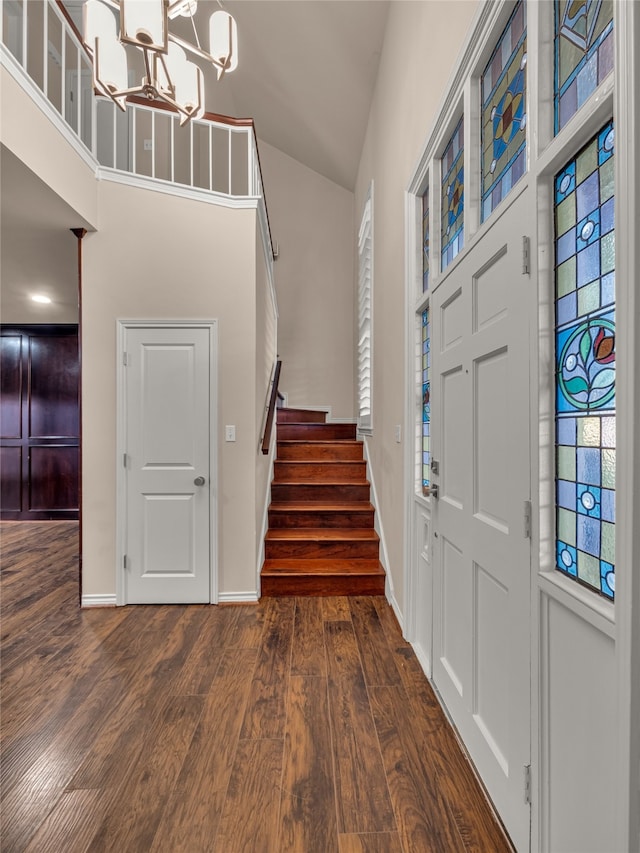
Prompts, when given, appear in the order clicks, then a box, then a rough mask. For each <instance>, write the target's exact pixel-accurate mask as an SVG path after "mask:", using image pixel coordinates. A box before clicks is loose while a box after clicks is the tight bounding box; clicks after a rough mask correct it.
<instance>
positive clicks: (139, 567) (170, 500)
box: [125, 327, 211, 603]
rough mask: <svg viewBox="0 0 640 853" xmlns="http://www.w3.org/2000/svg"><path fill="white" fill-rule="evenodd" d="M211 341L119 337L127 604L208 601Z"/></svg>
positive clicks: (166, 333)
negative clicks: (123, 355) (123, 361)
mask: <svg viewBox="0 0 640 853" xmlns="http://www.w3.org/2000/svg"><path fill="white" fill-rule="evenodd" d="M210 336H211V332H210V329H209V328H198V327H194V328H189V327H186V328H129V329H128V330H127V332H126V351H127V367H126V369H125V406H126V415H125V420H126V439H125V443H126V454H127V488H126V492H127V525H126V527H127V534H126V545H125V551H126V571H125V588H126V601H127V603H195V602H201V603H202V602H208V601H210V494H211V486H210V459H209V447H210V391H211V377H210V364H211V349H210V347H211V340H210ZM196 480H198V482H201V484H200V485H199V484H197V483H196Z"/></svg>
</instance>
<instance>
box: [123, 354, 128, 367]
mask: <svg viewBox="0 0 640 853" xmlns="http://www.w3.org/2000/svg"><path fill="white" fill-rule="evenodd" d="M122 363H123V364H124V366H125V367H128V366H129V353H127V352H123V353H122Z"/></svg>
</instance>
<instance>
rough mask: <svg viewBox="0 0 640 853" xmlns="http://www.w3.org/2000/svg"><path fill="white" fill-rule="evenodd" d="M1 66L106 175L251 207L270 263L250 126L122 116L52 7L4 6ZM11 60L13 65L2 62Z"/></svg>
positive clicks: (22, 2)
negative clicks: (18, 73) (31, 90)
mask: <svg viewBox="0 0 640 853" xmlns="http://www.w3.org/2000/svg"><path fill="white" fill-rule="evenodd" d="M2 44H3V51H2V53H3V56H2V58H3V64H6V65H7V66H8V67H10V68H12V67H13V66H15V65H18V66H19V67H20V68H22V70H23V71H24V73H25V74H26V75H27V77H28V78H29V79H30V80H31V81H32V83H34V84H35V86H36V87H37V88H38V89H39V90H40V92H41V93H42V94H43V95H44V98H45V99H46V101H47V102H48V104H49V105H50V106H51V107H53V109H54V111H55V112H56V113H57V114H58V116H59V117H60V118H61V119H62V121H63V122H64V124H65V125H66V128H67V130H68V131H70V132H71V133H72V135H73V136H74V137H75V138H76V139H77V141H78V142H79V143H80V144H81V146H82V147H83V148H84V149H86V151H88V152H90V154H91V156H92V157H93V159H94V160H95V161H96V162H97V163H98V164H99V165H100V166H101V167H103V168H104V169H106V170H112V171H114V172H120V173H125V174H128V175H136V176H139V177H142V178H151V179H154V180H155V181H161V182H165V183H166V184H171V185H173V186H174V187H175V188H176V189H177V190H178V191H180V188H183V189H186V190H188V191H191V192H194V191H195V192H205V193H207V194H208V195H210V196H211V200H212V201H215V200H216V197H217V200H219V201H220V202H221V203H225V204H227V205H230V206H242V205H243V201H242V200H248V199H251V200H254V203H255V202H256V201H257V206H258V211H259V217H260V222H261V225H262V228H263V234H264V237H265V248H267V254H268V256H269V263H270V264H271V262H272V260H273V245H272V241H271V234H270V228H269V219H268V214H267V208H266V202H265V197H264V187H263V182H262V174H261V170H260V160H259V156H258V146H257V141H256V137H255V132H254V128H253V122H252V120H251V119H232V118H228V117H226V116H217V115H212V114H205V117H204V118H203V119H201V120H193V121H191V122H190V123H189V124H188V125H186V126H185V127H180V126H179V120H178V114H177V113H176V112H173V111H172V110H171V109H168V108H167V107H166V105H164V104H154V105H153V106H150V105H149V102H148V101H146V100H143V99H137V98H132V99H130V100H129V102H128V103H127V110H126V112H122V111H121V110H119V109H118V108H117V107H116V105H115V104H114V103H113V102H112V101H111V100H109V99H108V98H103V97H97V96H96V95H95V93H94V90H93V77H92V65H91V57H90V56H89V54H88V53H87V51H86V49H85V47H84V45H83V44H82V40H81V38H80V35H79V32H78V30H77V28H76V26H75V24H74V22H73V21H72V20H71V18H70V17H69V15H68V13H67V11H66V9H65V8H64V6H63V5H62V4H61V3H60V2H56V0H46V2H42V0H2ZM7 52H8V54H10V56H11V57H12V60H8V61H5V56H6V55H7Z"/></svg>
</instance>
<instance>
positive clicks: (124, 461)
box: [122, 453, 127, 468]
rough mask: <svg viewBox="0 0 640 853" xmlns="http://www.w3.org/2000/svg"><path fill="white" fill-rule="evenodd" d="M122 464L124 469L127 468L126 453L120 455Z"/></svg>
mask: <svg viewBox="0 0 640 853" xmlns="http://www.w3.org/2000/svg"><path fill="white" fill-rule="evenodd" d="M122 464H123V465H124V467H125V468H126V467H127V454H126V453H123V454H122Z"/></svg>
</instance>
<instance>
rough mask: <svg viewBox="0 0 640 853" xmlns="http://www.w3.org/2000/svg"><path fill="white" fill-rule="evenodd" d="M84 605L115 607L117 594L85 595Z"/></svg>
mask: <svg viewBox="0 0 640 853" xmlns="http://www.w3.org/2000/svg"><path fill="white" fill-rule="evenodd" d="M81 606H82V607H115V606H116V594H115V592H114V593H113V594H109V595H83V596H82V604H81Z"/></svg>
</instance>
